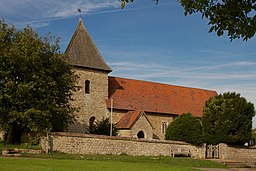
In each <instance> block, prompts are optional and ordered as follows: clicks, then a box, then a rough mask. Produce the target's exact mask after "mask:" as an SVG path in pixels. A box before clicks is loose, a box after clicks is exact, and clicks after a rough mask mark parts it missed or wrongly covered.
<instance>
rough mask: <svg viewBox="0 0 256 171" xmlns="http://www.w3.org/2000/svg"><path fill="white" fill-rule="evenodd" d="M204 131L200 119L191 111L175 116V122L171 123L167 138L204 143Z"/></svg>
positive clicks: (197, 143) (198, 143)
mask: <svg viewBox="0 0 256 171" xmlns="http://www.w3.org/2000/svg"><path fill="white" fill-rule="evenodd" d="M202 133H203V132H202V124H201V122H200V120H199V119H198V118H196V117H195V116H193V115H191V114H190V113H185V114H182V115H180V116H178V117H177V118H175V119H174V120H173V122H172V123H170V124H169V126H168V128H167V130H166V134H165V139H167V140H176V141H185V142H187V143H191V144H194V145H202V144H203V142H204V141H203V134H202Z"/></svg>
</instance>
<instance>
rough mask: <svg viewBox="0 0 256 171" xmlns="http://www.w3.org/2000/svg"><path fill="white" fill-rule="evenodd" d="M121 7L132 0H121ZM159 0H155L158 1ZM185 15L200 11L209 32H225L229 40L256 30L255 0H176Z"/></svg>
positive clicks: (247, 37) (249, 34) (246, 35)
mask: <svg viewBox="0 0 256 171" xmlns="http://www.w3.org/2000/svg"><path fill="white" fill-rule="evenodd" d="M121 1H122V4H121V7H122V8H124V6H125V3H128V2H133V1H134V0H121ZM158 1H159V0H156V2H157V3H158ZM178 2H179V3H180V5H181V6H182V7H183V8H184V10H185V12H184V14H185V15H188V14H193V13H201V14H202V18H206V19H208V20H209V22H208V25H209V26H210V29H209V32H213V31H215V32H216V34H217V35H218V36H222V35H224V33H225V32H226V33H227V35H228V37H229V38H230V40H231V41H232V40H234V39H239V38H242V39H243V40H244V41H247V40H248V39H251V38H252V37H254V35H255V32H256V15H255V10H256V1H255V0H178Z"/></svg>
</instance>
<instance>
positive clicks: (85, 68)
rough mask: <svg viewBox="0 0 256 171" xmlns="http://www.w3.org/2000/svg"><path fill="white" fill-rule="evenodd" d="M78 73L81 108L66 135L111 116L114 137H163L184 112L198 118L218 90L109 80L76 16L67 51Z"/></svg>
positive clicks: (76, 95) (106, 68) (78, 104)
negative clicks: (176, 118) (76, 20)
mask: <svg viewBox="0 0 256 171" xmlns="http://www.w3.org/2000/svg"><path fill="white" fill-rule="evenodd" d="M65 56H66V58H65V60H66V61H67V62H68V63H69V64H70V65H72V66H73V67H74V68H73V69H74V71H75V74H77V75H78V80H77V84H78V86H80V87H81V88H80V90H78V91H77V92H75V93H74V95H73V99H74V101H73V102H72V105H73V106H74V107H77V108H79V111H78V112H76V113H75V123H74V124H72V125H70V127H69V131H70V132H79V133H85V132H86V130H87V129H88V127H89V124H90V123H93V122H95V121H97V120H98V121H99V120H102V119H103V118H110V117H111V118H112V122H113V123H114V124H116V128H118V136H122V137H133V138H145V139H160V140H163V139H164V138H165V132H166V129H167V126H168V124H170V123H171V122H172V121H173V119H174V118H175V117H177V116H179V115H182V114H183V113H188V112H190V113H191V114H192V115H194V116H196V117H199V118H200V117H202V110H203V106H204V104H205V102H206V101H207V100H208V99H209V98H211V97H213V96H216V95H217V93H216V91H211V90H203V89H198V88H189V87H183V86H176V85H168V84H162V83H156V82H148V81H142V80H135V79H127V78H120V77H114V76H109V73H110V72H111V71H112V69H111V67H110V66H109V65H108V64H107V63H106V62H105V61H104V59H103V57H102V56H101V54H100V52H99V50H98V49H97V47H96V45H95V44H94V42H93V40H92V39H91V37H90V35H89V33H88V32H87V30H86V28H85V26H84V23H83V20H82V19H81V18H80V19H79V21H78V25H77V28H76V30H75V32H74V34H73V36H72V38H71V40H70V42H69V44H68V47H67V49H66V51H65Z"/></svg>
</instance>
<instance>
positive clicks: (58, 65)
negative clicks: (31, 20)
mask: <svg viewBox="0 0 256 171" xmlns="http://www.w3.org/2000/svg"><path fill="white" fill-rule="evenodd" d="M58 42H59V40H58V39H55V38H54V37H53V36H50V35H48V36H45V37H44V38H43V39H42V38H41V37H39V36H38V34H37V33H35V32H34V31H33V30H32V28H31V27H29V26H28V27H26V28H24V29H23V30H20V31H17V30H16V28H15V26H14V25H12V24H6V23H5V21H4V20H1V21H0V68H1V69H0V104H1V105H0V128H1V129H2V130H4V131H5V132H6V133H7V139H6V141H7V142H8V143H20V138H21V135H22V134H23V133H29V132H46V131H62V130H64V129H65V128H67V126H68V124H69V123H71V122H72V119H73V111H74V108H72V107H71V106H70V103H69V100H70V99H71V95H72V91H75V90H76V86H75V79H76V76H75V75H74V73H73V71H71V67H70V66H69V65H68V64H67V63H65V62H64V60H63V57H62V55H60V52H59V46H58Z"/></svg>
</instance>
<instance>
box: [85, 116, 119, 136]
mask: <svg viewBox="0 0 256 171" xmlns="http://www.w3.org/2000/svg"><path fill="white" fill-rule="evenodd" d="M110 125H111V123H110V121H109V118H103V119H102V120H101V121H99V122H97V121H96V122H94V123H90V125H89V130H88V133H89V134H98V135H110ZM117 134H118V131H117V129H116V127H115V125H114V124H112V135H113V136H116V135H117Z"/></svg>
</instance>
